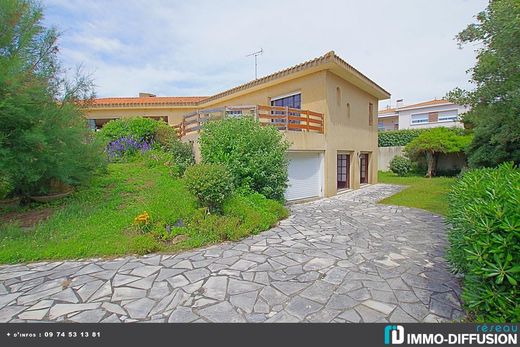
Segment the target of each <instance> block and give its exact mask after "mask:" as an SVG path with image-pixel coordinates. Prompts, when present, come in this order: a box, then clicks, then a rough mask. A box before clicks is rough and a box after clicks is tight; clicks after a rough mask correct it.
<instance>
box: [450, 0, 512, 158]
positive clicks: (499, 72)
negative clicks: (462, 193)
mask: <svg viewBox="0 0 520 347" xmlns="http://www.w3.org/2000/svg"><path fill="white" fill-rule="evenodd" d="M476 18H477V23H475V24H470V25H468V27H467V28H466V29H464V30H463V31H461V32H460V33H459V34H458V35H457V37H456V39H457V40H458V42H459V45H463V44H467V43H476V44H478V46H479V47H480V48H479V49H478V50H477V62H476V65H475V66H474V67H473V68H472V69H471V70H470V71H471V82H473V83H474V84H475V86H476V88H475V89H474V90H471V91H467V90H462V89H460V88H456V89H454V90H453V91H451V92H449V93H448V99H449V100H450V101H453V102H455V103H458V104H466V105H470V106H471V110H470V111H469V112H468V113H466V114H465V115H464V122H465V123H466V124H467V125H468V126H469V127H470V128H473V130H474V133H475V136H474V139H473V142H472V143H471V145H470V146H469V147H468V150H467V154H468V161H469V164H470V166H496V165H497V164H499V163H502V162H505V161H513V162H515V163H516V164H520V1H518V0H491V1H490V2H489V5H488V7H487V8H486V9H485V10H484V11H482V12H480V13H479V14H478V15H477V17H476Z"/></svg>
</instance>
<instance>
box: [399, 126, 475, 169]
mask: <svg viewBox="0 0 520 347" xmlns="http://www.w3.org/2000/svg"><path fill="white" fill-rule="evenodd" d="M471 139H472V136H471V135H468V134H464V132H463V130H462V129H453V128H445V127H439V128H432V129H428V130H427V131H424V132H422V133H421V134H420V135H419V136H418V137H416V138H415V139H413V140H412V141H411V142H410V143H409V144H407V145H406V147H405V152H406V155H407V156H408V157H409V158H411V159H412V160H415V161H417V160H418V159H420V158H421V157H423V158H424V157H426V162H427V164H428V171H427V176H428V177H432V176H435V175H436V169H437V159H438V156H439V154H441V153H442V154H447V153H459V152H463V151H464V150H465V149H466V148H467V146H468V145H469V143H470V142H471Z"/></svg>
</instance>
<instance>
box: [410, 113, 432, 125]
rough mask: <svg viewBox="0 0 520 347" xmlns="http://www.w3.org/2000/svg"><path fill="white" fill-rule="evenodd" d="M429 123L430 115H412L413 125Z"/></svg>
mask: <svg viewBox="0 0 520 347" xmlns="http://www.w3.org/2000/svg"><path fill="white" fill-rule="evenodd" d="M428 122H429V116H428V113H419V114H412V124H423V123H428Z"/></svg>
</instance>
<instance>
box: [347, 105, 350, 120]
mask: <svg viewBox="0 0 520 347" xmlns="http://www.w3.org/2000/svg"><path fill="white" fill-rule="evenodd" d="M347 117H348V118H350V102H347Z"/></svg>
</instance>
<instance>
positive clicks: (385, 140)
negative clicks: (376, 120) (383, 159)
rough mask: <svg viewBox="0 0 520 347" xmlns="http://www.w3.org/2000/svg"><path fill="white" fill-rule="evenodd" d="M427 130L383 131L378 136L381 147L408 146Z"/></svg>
mask: <svg viewBox="0 0 520 347" xmlns="http://www.w3.org/2000/svg"><path fill="white" fill-rule="evenodd" d="M425 130H427V129H403V130H392V131H382V132H380V133H379V134H378V136H377V138H378V146H379V147H393V146H406V145H407V144H408V143H409V142H410V141H412V140H413V139H415V138H416V137H417V136H419V135H420V134H421V133H422V132H424V131H425Z"/></svg>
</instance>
